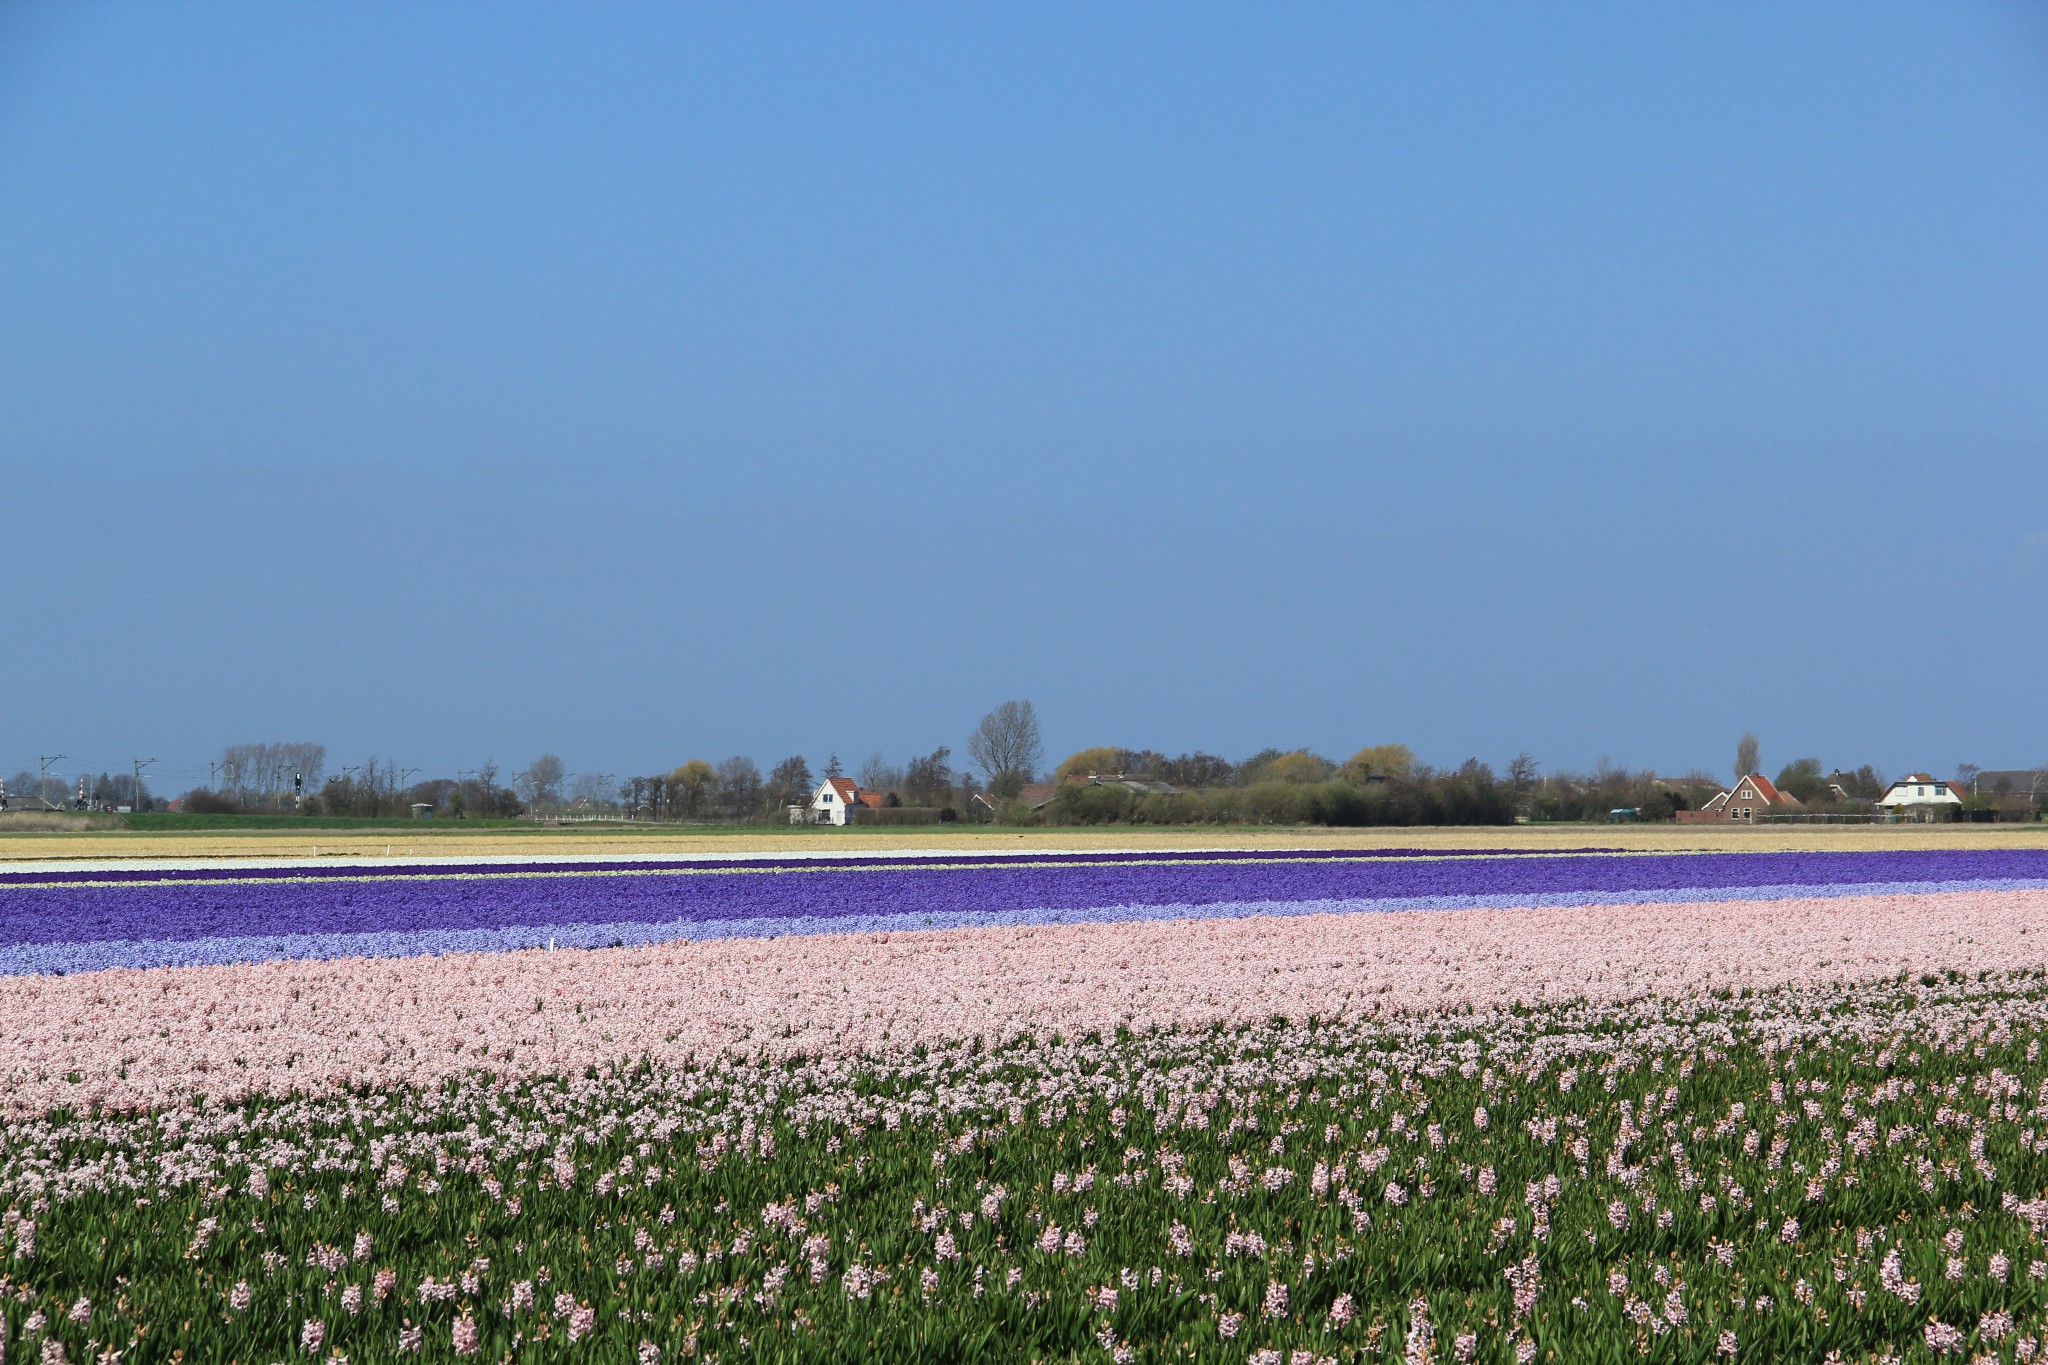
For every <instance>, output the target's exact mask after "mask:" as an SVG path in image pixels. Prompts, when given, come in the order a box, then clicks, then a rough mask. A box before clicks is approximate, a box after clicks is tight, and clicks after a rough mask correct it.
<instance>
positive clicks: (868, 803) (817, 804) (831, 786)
mask: <svg viewBox="0 0 2048 1365" xmlns="http://www.w3.org/2000/svg"><path fill="white" fill-rule="evenodd" d="M881 804H882V793H880V792H867V791H862V790H861V789H860V784H859V783H858V782H855V781H854V780H853V779H851V778H847V777H828V778H826V779H825V780H824V781H823V782H820V783H819V784H818V789H817V790H816V791H814V792H812V793H811V799H810V803H809V804H808V805H803V806H791V807H790V808H789V823H791V824H792V825H850V824H852V823H853V822H854V821H855V820H856V819H858V818H859V817H860V813H861V812H862V811H864V810H872V809H874V808H875V807H876V806H879V805H881Z"/></svg>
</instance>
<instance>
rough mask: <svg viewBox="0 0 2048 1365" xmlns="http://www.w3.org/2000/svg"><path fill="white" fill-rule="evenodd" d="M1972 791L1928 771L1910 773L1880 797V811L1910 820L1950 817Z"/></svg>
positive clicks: (1878, 799)
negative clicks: (1934, 776) (1968, 791)
mask: <svg viewBox="0 0 2048 1365" xmlns="http://www.w3.org/2000/svg"><path fill="white" fill-rule="evenodd" d="M1968 794H1969V793H1967V792H1965V791H1964V790H1963V784H1962V783H1960V782H1945V781H1938V780H1936V779H1935V778H1932V777H1929V776H1928V775H1927V774H1926V773H1907V774H1906V775H1905V776H1904V777H1902V778H1900V779H1899V780H1898V781H1896V782H1894V783H1892V784H1891V785H1890V786H1889V787H1886V788H1885V789H1884V795H1883V796H1880V797H1878V798H1877V808H1878V809H1879V810H1886V811H1890V812H1891V813H1892V814H1894V815H1901V816H1904V817H1905V818H1906V819H1908V820H1948V819H1953V818H1954V815H1955V812H1957V811H1959V810H1961V809H1962V806H1963V798H1964V797H1965V796H1967V795H1968Z"/></svg>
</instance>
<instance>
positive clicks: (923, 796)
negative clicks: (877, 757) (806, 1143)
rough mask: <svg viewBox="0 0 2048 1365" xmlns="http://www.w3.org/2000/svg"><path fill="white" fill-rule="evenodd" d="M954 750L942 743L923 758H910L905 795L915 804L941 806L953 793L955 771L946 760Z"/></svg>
mask: <svg viewBox="0 0 2048 1365" xmlns="http://www.w3.org/2000/svg"><path fill="white" fill-rule="evenodd" d="M952 756H953V751H952V750H951V749H949V748H947V747H946V746H945V745H943V744H941V745H940V746H939V747H938V748H936V749H934V750H932V751H931V752H930V753H928V754H926V755H925V756H924V757H922V758H913V759H911V760H910V770H909V771H908V772H907V773H905V774H904V777H903V792H904V795H906V796H908V797H909V798H910V804H911V805H913V806H940V805H944V804H945V802H946V798H947V797H948V796H950V795H952V793H953V772H952V770H951V769H950V768H948V767H947V766H946V760H947V759H949V758H951V757H952Z"/></svg>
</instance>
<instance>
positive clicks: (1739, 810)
mask: <svg viewBox="0 0 2048 1365" xmlns="http://www.w3.org/2000/svg"><path fill="white" fill-rule="evenodd" d="M1804 809H1805V807H1804V806H1803V805H1801V804H1800V802H1799V798H1798V797H1796V796H1793V795H1792V794H1791V793H1790V792H1781V791H1779V790H1778V788H1777V786H1776V784H1774V783H1773V782H1772V781H1771V779H1770V778H1768V777H1765V776H1764V775H1763V774H1762V773H1751V774H1750V775H1749V776H1748V777H1745V778H1743V779H1742V780H1741V781H1740V782H1737V783H1736V784H1735V785H1734V786H1733V787H1732V788H1730V789H1729V790H1727V791H1724V792H1722V793H1721V794H1720V795H1718V796H1716V797H1715V798H1714V799H1713V800H1711V801H1709V802H1707V804H1706V805H1704V806H1702V807H1700V808H1699V810H1697V811H1685V812H1681V813H1682V814H1686V815H1690V816H1692V817H1693V819H1692V820H1691V821H1689V822H1688V823H1703V822H1706V821H1722V822H1736V821H1750V820H1754V819H1756V818H1757V816H1759V815H1790V814H1793V813H1794V812H1796V811H1801V810H1804Z"/></svg>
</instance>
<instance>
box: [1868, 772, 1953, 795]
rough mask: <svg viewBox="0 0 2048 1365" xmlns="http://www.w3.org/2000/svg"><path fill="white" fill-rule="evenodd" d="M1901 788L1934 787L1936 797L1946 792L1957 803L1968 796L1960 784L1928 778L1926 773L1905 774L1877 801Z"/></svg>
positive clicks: (1885, 790)
mask: <svg viewBox="0 0 2048 1365" xmlns="http://www.w3.org/2000/svg"><path fill="white" fill-rule="evenodd" d="M1901 787H1934V788H1936V789H1937V790H1936V792H1935V794H1936V795H1939V794H1940V793H1941V792H1944V791H1946V792H1948V793H1949V794H1951V795H1952V796H1954V797H1955V799H1956V800H1958V801H1961V800H1962V799H1963V798H1965V797H1967V796H1968V795H1969V793H1968V792H1966V791H1964V790H1963V784H1962V783H1960V782H1945V781H1943V780H1941V779H1940V778H1936V777H1930V776H1928V775H1927V774H1926V773H1907V774H1906V775H1905V776H1904V777H1902V778H1899V779H1898V780H1897V781H1895V782H1893V783H1892V784H1891V785H1890V786H1888V787H1886V788H1885V789H1884V796H1880V797H1878V798H1877V799H1878V800H1879V801H1883V800H1884V798H1885V796H1890V795H1891V794H1892V793H1893V792H1895V791H1897V790H1898V789H1899V788H1901Z"/></svg>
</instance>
